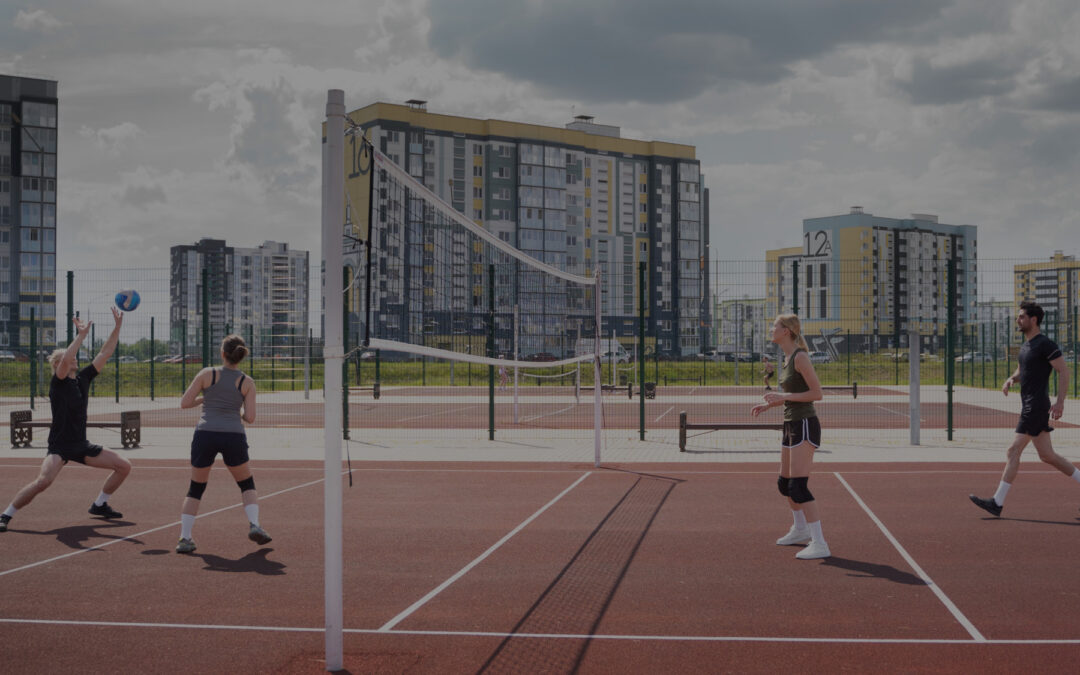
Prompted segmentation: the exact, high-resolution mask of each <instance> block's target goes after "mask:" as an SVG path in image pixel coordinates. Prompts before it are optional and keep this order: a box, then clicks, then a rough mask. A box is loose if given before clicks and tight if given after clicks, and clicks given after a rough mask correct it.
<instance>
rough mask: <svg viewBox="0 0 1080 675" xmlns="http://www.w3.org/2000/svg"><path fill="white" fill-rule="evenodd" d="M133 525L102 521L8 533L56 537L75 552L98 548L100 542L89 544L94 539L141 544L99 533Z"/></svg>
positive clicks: (133, 540) (121, 537) (125, 522)
mask: <svg viewBox="0 0 1080 675" xmlns="http://www.w3.org/2000/svg"><path fill="white" fill-rule="evenodd" d="M134 524H135V523H129V522H127V521H125V520H102V521H100V522H98V523H95V524H93V525H71V526H69V527H58V528H56V529H52V530H19V529H14V528H12V529H9V530H8V532H12V533H21V534H36V535H41V536H46V537H53V536H54V537H56V540H57V541H58V542H60V543H61V544H63V545H64V546H67V547H68V548H73V549H76V550H82V549H88V548H93V547H95V546H100V545H101V544H102V542H96V543H90V542H91V540H94V539H127V540H128V541H130V542H131V543H133V544H142V542H141V541H139V540H138V539H128V538H127V537H123V536H120V535H113V534H107V533H104V532H101V530H110V529H114V528H117V527H130V526H132V525H134Z"/></svg>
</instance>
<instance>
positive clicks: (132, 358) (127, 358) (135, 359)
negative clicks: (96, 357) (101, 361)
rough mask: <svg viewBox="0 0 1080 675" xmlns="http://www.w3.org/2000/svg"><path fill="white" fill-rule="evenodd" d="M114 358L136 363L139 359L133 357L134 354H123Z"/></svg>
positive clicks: (123, 361) (121, 361)
mask: <svg viewBox="0 0 1080 675" xmlns="http://www.w3.org/2000/svg"><path fill="white" fill-rule="evenodd" d="M116 360H117V361H119V362H120V363H138V362H139V359H137V358H135V357H134V356H130V355H125V356H121V357H118V358H117V359H116Z"/></svg>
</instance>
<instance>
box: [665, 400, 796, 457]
mask: <svg viewBox="0 0 1080 675" xmlns="http://www.w3.org/2000/svg"><path fill="white" fill-rule="evenodd" d="M719 429H724V430H725V431H726V430H728V429H730V430H732V431H752V430H754V429H760V430H761V431H783V430H784V424H783V423H780V424H770V423H758V424H730V423H727V422H695V423H693V424H691V423H690V422H687V421H686V411H685V410H684V411H682V412H680V413H679V452H686V432H687V431H698V430H700V431H717V430H719Z"/></svg>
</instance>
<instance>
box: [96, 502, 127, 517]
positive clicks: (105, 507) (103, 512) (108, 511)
mask: <svg viewBox="0 0 1080 675" xmlns="http://www.w3.org/2000/svg"><path fill="white" fill-rule="evenodd" d="M89 513H90V515H92V516H101V517H102V518H105V519H109V518H123V517H124V514H122V513H120V512H119V511H115V510H113V507H111V506H109V502H105V503H104V504H102V505H101V506H98V505H97V504H91V505H90V511H89Z"/></svg>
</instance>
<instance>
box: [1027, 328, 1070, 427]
mask: <svg viewBox="0 0 1080 675" xmlns="http://www.w3.org/2000/svg"><path fill="white" fill-rule="evenodd" d="M1060 356H1061V350H1060V349H1058V346H1057V345H1056V344H1054V341H1053V340H1051V339H1050V338H1048V337H1046V336H1045V335H1043V334H1042V333H1039V334H1038V335H1036V336H1035V337H1033V338H1031V339H1030V340H1028V341H1027V342H1025V343H1024V346H1023V347H1021V348H1020V356H1018V357H1017V361H1019V362H1020V400H1021V402H1022V403H1023V406H1024V410H1049V409H1050V393H1049V385H1050V373H1052V372H1054V367H1053V366H1051V365H1050V362H1051V361H1053V360H1054V359H1056V358H1058V357H1060Z"/></svg>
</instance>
